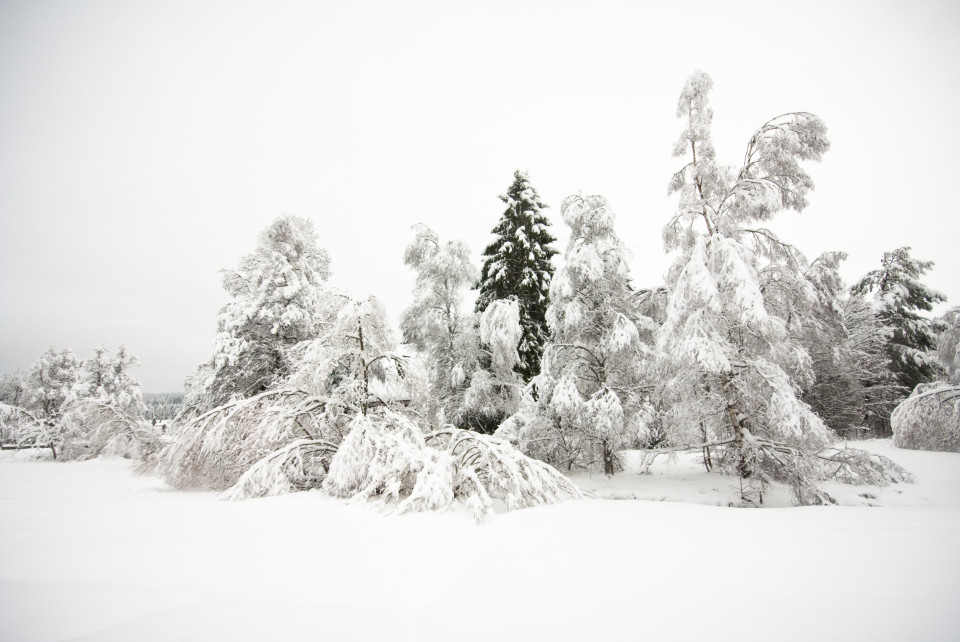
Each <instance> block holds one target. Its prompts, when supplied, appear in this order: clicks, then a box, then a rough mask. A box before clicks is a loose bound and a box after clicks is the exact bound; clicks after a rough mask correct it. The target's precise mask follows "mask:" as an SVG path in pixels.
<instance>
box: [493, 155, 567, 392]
mask: <svg viewBox="0 0 960 642" xmlns="http://www.w3.org/2000/svg"><path fill="white" fill-rule="evenodd" d="M500 200H502V201H503V202H504V203H506V204H507V209H506V210H504V212H503V215H502V216H501V218H500V222H499V223H497V226H496V227H495V228H493V234H495V235H496V238H495V239H494V241H493V243H491V244H490V245H488V246H487V249H485V250H484V251H483V267H482V270H481V273H480V282H479V283H478V284H477V289H478V290H479V295H478V296H477V304H476V311H477V312H478V313H482V312H483V311H484V310H486V309H487V306H489V305H490V304H491V303H492V302H493V301H496V300H497V299H509V298H515V299H516V300H517V302H518V304H519V307H520V327H521V328H522V329H523V334H522V335H521V338H520V345H519V347H518V352H519V354H520V362H519V364H518V365H517V372H518V373H519V374H520V375H521V376H522V377H523V379H524V381H529V380H530V379H531V378H532V377H534V376H535V375H536V374H537V373H538V372H539V371H540V358H541V356H542V354H543V344H544V342H545V341H546V337H547V320H546V315H547V306H548V304H549V290H550V279H551V277H552V275H553V266H552V265H551V264H550V259H551V258H552V257H553V256H554V255H555V254H556V253H557V251H556V250H555V249H554V248H553V247H551V246H550V244H551V243H553V242H554V241H555V240H556V239H555V238H553V236H551V235H550V232H549V231H548V229H547V228H548V226H549V222H548V221H547V219H546V217H545V216H544V215H543V214H542V213H541V210H542V209H543V208H545V207H546V205H544V204H543V202H542V201H541V200H540V195H539V194H537V190H536V189H534V188H533V186H532V185H531V184H530V180H529V178H528V177H527V175H526V174H525V173H523V172H520V171H519V170H518V171H516V172H514V173H513V183H512V184H511V185H510V187H509V189H508V190H507V193H506V194H503V195H502V196H500Z"/></svg>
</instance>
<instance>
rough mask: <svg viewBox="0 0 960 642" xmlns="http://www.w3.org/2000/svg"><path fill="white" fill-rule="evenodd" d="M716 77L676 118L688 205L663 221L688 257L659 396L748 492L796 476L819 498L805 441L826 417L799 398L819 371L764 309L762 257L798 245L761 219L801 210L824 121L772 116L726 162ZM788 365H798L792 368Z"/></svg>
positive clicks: (684, 99) (688, 90)
mask: <svg viewBox="0 0 960 642" xmlns="http://www.w3.org/2000/svg"><path fill="white" fill-rule="evenodd" d="M712 85H713V82H712V80H711V79H710V77H709V76H708V75H707V74H705V73H703V72H700V71H698V72H696V73H694V74H693V75H692V76H691V77H690V78H689V79H688V80H687V81H686V83H685V84H684V87H683V91H682V92H681V95H680V99H679V101H678V106H677V116H678V117H679V118H681V119H683V121H684V125H685V126H684V130H683V132H682V134H681V135H680V137H679V139H678V140H677V143H676V145H675V146H674V156H678V157H685V158H686V163H685V164H684V166H683V167H682V168H681V169H680V170H679V171H678V172H677V173H676V174H674V176H673V178H672V180H671V182H670V191H671V192H674V193H677V194H679V207H678V209H677V212H676V213H675V214H674V216H673V217H672V218H671V220H670V221H669V223H668V224H667V226H666V227H665V229H664V240H665V244H666V248H667V250H676V251H678V252H679V257H678V259H677V262H676V263H675V265H674V267H673V269H672V270H671V272H670V274H669V277H668V288H669V290H670V300H669V304H668V310H667V315H666V320H665V322H664V324H663V326H662V328H661V330H660V334H659V339H658V349H659V352H660V354H661V356H662V359H663V361H664V370H665V371H666V372H668V373H670V376H669V377H668V378H667V379H666V380H665V381H664V382H663V385H662V387H661V394H662V395H663V397H664V398H665V399H666V400H667V406H668V407H669V408H670V410H669V412H668V413H666V415H665V417H664V420H665V422H666V423H667V425H668V427H669V432H670V438H671V440H672V441H673V442H674V443H678V444H693V443H701V444H703V448H704V460H705V463H706V465H707V466H708V468H709V467H711V466H712V465H713V461H712V453H711V450H710V448H717V447H720V451H719V452H720V453H721V457H720V460H719V463H721V464H722V465H723V466H724V467H726V468H728V469H732V470H735V471H736V472H737V473H738V475H739V477H740V479H741V480H742V483H743V486H742V488H743V492H742V496H743V498H744V500H747V501H756V502H759V501H762V488H763V484H764V483H765V482H766V480H768V479H779V480H782V481H786V482H789V483H791V484H792V485H793V487H794V489H795V491H796V493H797V496H798V500H800V501H801V502H811V501H818V500H820V495H819V493H818V492H817V491H816V488H815V486H814V485H813V483H812V481H813V479H811V478H814V477H815V471H813V470H809V469H808V466H807V465H806V463H807V462H806V460H805V459H804V458H803V457H802V456H799V455H798V454H797V453H799V452H800V450H804V451H807V450H812V451H818V450H821V449H823V448H825V447H826V446H827V445H828V444H829V443H830V435H829V433H828V430H827V428H826V426H825V425H824V424H823V422H822V421H821V420H820V418H819V417H817V415H816V414H815V413H814V412H813V411H811V409H810V408H809V406H807V405H806V404H805V403H803V402H802V401H801V400H800V399H799V398H798V395H797V393H798V387H799V386H798V380H802V379H805V378H809V377H810V368H811V365H810V357H809V355H808V354H807V353H806V351H805V350H803V348H802V346H801V345H800V344H799V342H798V341H796V340H795V339H793V338H791V336H790V334H789V333H788V331H787V323H786V321H785V320H784V319H782V318H779V317H777V316H775V315H772V314H770V313H769V312H768V310H767V308H766V306H765V300H764V295H763V291H762V289H761V285H760V270H761V268H762V267H763V265H764V263H767V262H779V263H781V264H783V265H789V259H790V255H791V254H792V248H790V247H789V246H788V245H787V244H785V243H783V242H782V241H780V240H779V239H778V238H777V237H776V235H775V234H774V233H773V232H771V231H770V230H769V229H767V228H764V227H763V223H765V222H766V221H769V220H770V219H771V218H773V217H774V216H775V215H776V214H777V213H779V212H781V211H783V210H786V209H792V210H795V211H801V210H802V209H803V208H804V207H805V206H806V205H807V202H808V198H809V193H810V191H811V190H812V189H813V181H812V179H811V178H810V176H809V175H808V174H807V172H806V170H805V169H804V168H803V166H802V162H804V161H818V160H820V159H821V157H822V156H823V154H824V152H826V151H827V149H828V148H829V142H828V141H827V138H826V127H825V126H824V124H823V122H822V121H821V120H820V119H819V118H817V117H816V116H814V115H813V114H810V113H807V112H791V113H787V114H783V115H781V116H777V117H775V118H773V119H771V120H769V121H767V122H766V123H764V124H763V125H762V126H761V127H760V128H759V129H758V130H757V131H756V132H755V133H754V134H753V136H751V138H750V140H749V141H748V143H747V149H746V152H745V155H744V160H743V163H742V165H741V166H740V167H739V168H732V167H728V166H725V165H721V164H720V163H719V162H718V161H717V159H716V152H715V150H714V147H713V143H712V141H711V131H710V130H711V122H712V118H713V111H712V109H711V107H710V105H709V91H710V89H711V88H712ZM790 373H793V376H791V374H790Z"/></svg>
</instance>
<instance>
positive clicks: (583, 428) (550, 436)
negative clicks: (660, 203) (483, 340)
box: [498, 196, 654, 474]
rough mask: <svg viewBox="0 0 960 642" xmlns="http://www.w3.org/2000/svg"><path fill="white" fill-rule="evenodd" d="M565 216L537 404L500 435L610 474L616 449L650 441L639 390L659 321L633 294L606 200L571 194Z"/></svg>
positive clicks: (561, 461)
mask: <svg viewBox="0 0 960 642" xmlns="http://www.w3.org/2000/svg"><path fill="white" fill-rule="evenodd" d="M561 209H562V214H563V220H564V221H565V222H566V223H567V225H569V226H570V242H569V244H568V246H567V249H566V252H565V253H564V261H563V265H562V267H561V268H560V270H559V271H558V272H557V274H556V277H555V278H554V279H553V285H552V287H551V302H550V307H549V309H548V310H547V320H548V323H549V324H550V331H551V333H550V340H549V341H548V342H547V344H546V350H545V352H544V357H543V367H542V370H541V372H540V374H539V375H538V376H537V377H536V378H535V379H534V380H533V381H534V385H535V387H536V390H537V393H538V399H537V400H536V403H535V404H534V403H532V400H528V402H527V403H526V404H525V407H524V408H523V409H522V410H521V412H520V413H518V415H516V416H515V417H514V418H512V420H511V421H510V422H508V423H506V424H505V427H504V429H503V432H502V433H498V434H502V436H505V437H508V438H511V439H512V440H515V441H517V442H518V443H519V444H520V446H521V448H523V449H524V450H526V451H527V452H529V453H530V454H532V455H534V456H537V457H539V458H541V459H544V460H545V461H547V462H549V463H551V464H553V465H556V466H561V467H564V468H566V469H568V470H569V469H571V468H574V467H577V468H595V469H599V470H602V471H604V472H605V473H607V474H613V473H614V472H616V470H618V469H619V468H620V463H619V460H618V455H617V453H618V451H619V450H621V449H623V448H627V447H629V446H633V445H636V442H637V441H641V442H642V441H644V436H645V435H644V433H645V432H646V431H645V421H644V420H645V416H646V414H647V411H648V408H649V407H648V405H647V403H646V400H645V399H644V395H643V394H642V384H643V383H644V374H645V370H646V366H647V363H646V361H647V360H646V357H647V356H648V355H649V354H650V353H651V352H652V350H651V340H650V334H651V332H650V331H651V330H653V328H654V324H653V321H652V320H650V319H649V318H647V317H645V316H642V315H640V314H639V313H638V311H637V303H636V300H635V297H633V296H631V291H630V287H629V267H628V265H627V262H626V252H625V249H624V246H623V242H622V241H621V240H620V237H619V236H618V235H617V233H616V230H615V228H614V214H613V211H612V209H611V208H610V205H609V204H608V203H607V201H606V199H605V198H603V197H602V196H588V197H585V198H584V197H580V196H570V197H567V198H566V199H564V201H563V205H562V208H561ZM511 433H513V434H511Z"/></svg>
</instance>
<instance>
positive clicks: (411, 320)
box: [400, 224, 479, 425]
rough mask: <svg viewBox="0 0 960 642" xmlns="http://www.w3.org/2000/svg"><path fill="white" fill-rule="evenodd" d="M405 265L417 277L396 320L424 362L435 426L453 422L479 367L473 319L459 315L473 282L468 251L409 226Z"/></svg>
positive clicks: (422, 228) (474, 273)
mask: <svg viewBox="0 0 960 642" xmlns="http://www.w3.org/2000/svg"><path fill="white" fill-rule="evenodd" d="M413 230H414V240H413V241H412V242H411V243H410V244H409V245H408V246H407V247H406V249H405V251H404V257H403V260H404V263H405V264H406V265H408V266H409V267H410V268H412V269H413V270H414V271H415V272H416V275H417V276H416V286H415V289H414V294H413V303H412V304H411V305H410V307H408V308H407V309H406V310H404V312H403V315H402V316H401V318H400V328H401V330H402V331H403V340H404V342H405V343H409V344H411V345H413V346H414V347H415V348H416V349H417V350H418V351H419V352H420V353H421V354H422V355H423V356H424V358H425V359H426V362H427V370H428V374H427V378H428V380H429V388H430V395H429V396H430V398H431V402H432V403H431V404H429V405H431V406H432V408H431V409H430V410H429V411H428V412H429V414H430V415H431V417H432V418H433V420H434V421H435V422H436V423H437V424H438V425H439V424H443V423H444V422H448V421H453V422H457V423H458V424H460V423H462V422H461V421H459V420H458V414H459V411H460V407H461V405H462V402H463V396H464V394H465V392H466V390H467V388H468V387H469V385H470V377H471V376H472V375H473V373H474V372H475V371H476V370H477V368H478V366H479V351H478V349H477V332H476V327H475V326H476V319H475V317H474V315H472V314H469V313H465V312H464V311H463V309H462V308H463V295H464V292H465V291H466V289H467V288H469V287H470V285H471V284H473V283H474V282H475V281H476V279H477V268H476V267H475V266H474V265H473V264H472V263H471V262H470V250H469V248H467V246H466V244H464V243H463V242H462V241H441V240H440V237H439V236H438V235H437V233H436V232H434V231H433V230H431V229H430V228H429V227H427V226H426V225H422V224H417V225H415V226H414V227H413Z"/></svg>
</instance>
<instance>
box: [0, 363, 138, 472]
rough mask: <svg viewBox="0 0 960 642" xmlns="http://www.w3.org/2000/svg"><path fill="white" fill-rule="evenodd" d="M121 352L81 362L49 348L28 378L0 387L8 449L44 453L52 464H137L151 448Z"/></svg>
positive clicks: (8, 378)
mask: <svg viewBox="0 0 960 642" xmlns="http://www.w3.org/2000/svg"><path fill="white" fill-rule="evenodd" d="M136 365H137V359H136V358H135V357H134V356H132V355H131V354H130V353H129V352H127V349H126V348H125V347H124V346H120V348H119V349H118V350H117V352H116V354H114V355H112V356H111V355H110V353H109V352H108V351H107V350H106V349H105V348H102V347H98V348H96V349H95V350H94V356H93V357H92V358H91V359H87V360H84V361H81V360H80V359H78V358H77V356H76V355H75V354H74V352H73V351H72V350H70V349H64V350H59V351H58V350H56V349H54V348H50V349H49V350H47V351H46V352H45V353H44V354H43V356H42V357H40V359H38V360H37V362H36V363H34V364H33V366H32V367H31V368H30V370H29V371H28V372H27V373H15V374H11V375H5V376H4V377H3V379H2V380H0V428H2V442H3V445H4V447H9V448H50V450H51V451H52V453H53V456H54V457H55V458H58V457H59V458H61V459H86V458H90V457H96V456H97V455H100V454H116V455H121V456H125V457H136V456H139V455H140V454H141V453H142V452H143V451H144V449H145V448H150V447H153V446H154V445H155V444H156V435H155V434H154V432H153V431H152V430H151V429H150V428H149V427H148V426H147V424H146V422H145V421H144V410H145V408H144V404H143V392H142V390H141V387H140V382H139V381H138V380H137V379H136V378H134V377H133V376H132V375H131V374H130V370H131V369H132V368H133V367H134V366H136Z"/></svg>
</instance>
